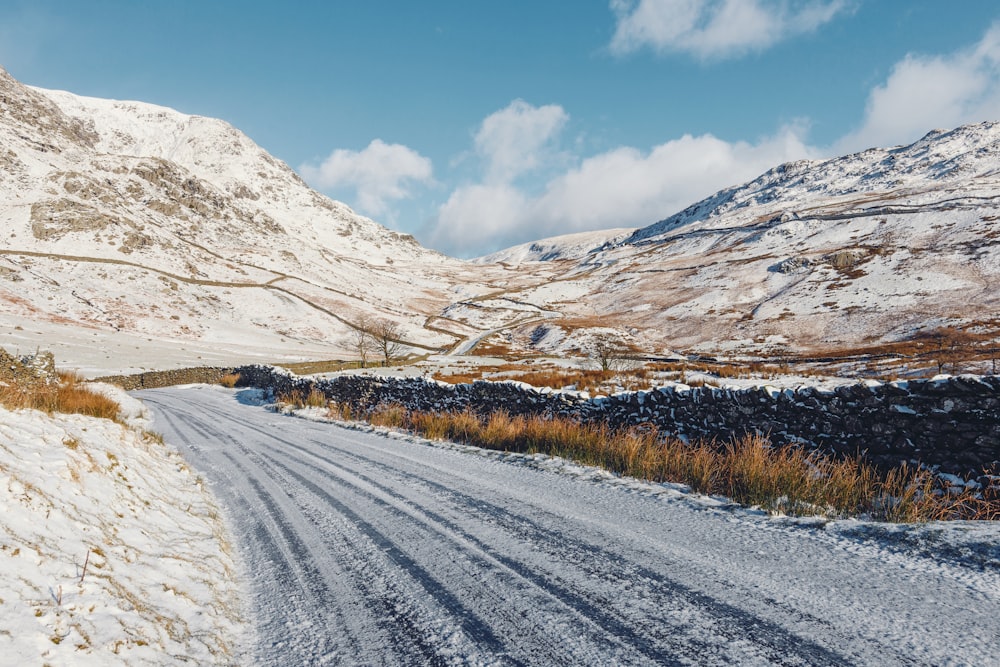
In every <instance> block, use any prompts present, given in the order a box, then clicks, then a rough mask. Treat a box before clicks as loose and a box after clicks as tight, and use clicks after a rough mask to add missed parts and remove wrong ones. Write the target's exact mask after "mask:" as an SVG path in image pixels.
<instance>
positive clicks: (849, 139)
mask: <svg viewBox="0 0 1000 667" xmlns="http://www.w3.org/2000/svg"><path fill="white" fill-rule="evenodd" d="M998 119H1000V24H994V25H993V27H991V28H990V29H989V30H988V31H987V32H986V34H985V35H984V36H983V38H982V40H980V42H979V43H978V44H976V45H974V46H973V47H971V48H968V49H963V50H961V51H958V52H956V53H952V54H948V55H943V56H940V55H939V56H921V55H912V54H911V55H908V56H907V57H906V58H904V59H903V60H901V61H900V62H898V63H896V65H895V67H893V69H892V72H891V74H890V75H889V78H888V79H887V80H886V82H885V83H884V84H882V85H880V86H876V87H875V88H874V89H873V90H872V91H871V93H870V94H869V96H868V103H867V106H866V109H865V114H864V120H863V121H862V123H861V126H860V127H859V128H858V129H857V130H855V131H854V132H851V133H850V134H848V135H847V136H845V137H843V138H842V139H841V140H840V141H838V142H837V143H836V144H835V147H834V151H835V152H838V153H844V152H849V151H854V150H861V149H864V148H870V147H872V146H892V145H895V144H902V143H908V142H911V141H914V140H916V139H918V138H919V137H921V136H922V135H923V134H925V133H926V132H927V131H928V130H932V129H935V128H951V127H955V126H957V125H962V124H963V123H969V122H975V121H981V120H998Z"/></svg>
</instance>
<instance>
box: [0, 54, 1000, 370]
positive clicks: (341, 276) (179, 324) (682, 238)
mask: <svg viewBox="0 0 1000 667" xmlns="http://www.w3.org/2000/svg"><path fill="white" fill-rule="evenodd" d="M0 141H2V143H0V145H2V147H3V148H0V225H2V229H3V234H2V235H0V325H2V327H0V345H3V346H5V347H6V348H7V349H10V350H12V351H19V350H21V351H30V350H34V349H35V348H37V347H42V348H45V349H52V350H53V351H54V352H55V353H56V356H57V357H58V358H60V359H61V360H63V363H66V364H67V365H69V366H73V367H78V368H81V369H82V370H83V371H84V372H86V373H88V374H91V375H99V374H104V373H108V372H115V371H136V370H141V369H146V368H164V367H169V366H190V365H198V364H219V365H223V364H236V363H246V362H252V361H269V362H274V361H277V362H281V361H285V360H303V359H330V358H354V356H355V353H356V350H355V335H354V334H355V327H356V325H358V324H359V323H360V322H362V321H363V319H365V318H371V317H379V318H386V319H389V320H391V321H394V322H396V323H397V324H398V326H399V338H400V339H401V340H402V342H404V343H405V345H404V351H408V352H413V353H424V352H443V351H450V352H451V353H452V354H455V353H466V352H469V351H470V350H473V349H474V348H475V347H476V346H477V345H478V344H479V343H480V342H483V343H486V344H487V345H492V346H493V347H492V349H494V350H501V351H502V350H503V349H504V348H506V349H509V350H510V351H513V352H518V351H523V352H538V351H542V352H552V353H558V354H560V355H577V354H581V353H584V352H585V351H586V348H587V345H588V341H590V340H593V339H594V336H595V335H598V334H599V336H600V337H605V336H607V335H617V337H619V338H620V339H622V340H623V341H625V342H627V344H629V345H632V346H635V347H636V348H638V349H640V350H646V351H648V352H649V353H650V354H661V355H662V354H665V353H666V352H667V351H671V350H675V351H685V352H691V351H694V352H701V353H707V354H729V353H740V352H747V353H753V354H758V353H769V354H779V355H783V354H786V353H806V354H811V353H818V354H828V353H831V352H836V351H838V350H841V351H843V350H848V351H849V350H852V349H857V348H858V347H859V346H862V345H874V344H878V343H880V342H885V341H898V340H907V339H909V338H910V337H912V336H914V335H915V334H917V333H918V332H920V331H925V330H928V329H931V328H934V327H938V326H943V325H958V326H964V327H966V328H972V329H973V330H975V331H977V332H979V333H986V334H994V333H997V332H1000V317H997V316H996V314H997V313H998V312H1000V293H998V292H997V290H996V289H995V286H996V284H997V279H998V278H1000V250H998V248H1000V225H998V221H1000V194H998V193H1000V124H998V123H981V124H977V125H969V126H965V127H960V128H957V129H955V130H952V131H947V132H945V131H934V132H931V133H929V134H928V135H927V136H925V137H924V138H923V139H921V140H920V141H918V142H916V143H914V144H912V145H910V146H902V147H896V148H888V149H871V150H868V151H864V152H862V153H857V154H855V155H849V156H845V157H839V158H834V159H830V160H823V161H800V162H793V163H789V164H785V165H781V166H778V167H776V168H774V169H771V170H770V171H768V172H766V173H764V174H762V175H761V176H760V177H759V178H757V179H755V180H753V181H751V182H749V183H746V184H744V185H739V186H735V187H732V188H729V189H726V190H723V191H721V192H719V193H717V194H715V195H713V196H712V197H709V198H707V199H705V200H703V201H701V202H698V203H695V204H693V205H692V206H690V207H688V208H686V209H684V210H683V211H681V212H679V213H676V214H674V215H672V216H670V217H668V218H666V219H664V220H662V221H661V222H658V223H656V224H653V225H651V226H649V227H646V228H643V229H639V230H626V229H613V228H611V227H613V226H614V223H615V221H614V220H609V221H608V226H609V228H611V229H608V230H607V231H599V232H586V233H583V234H574V235H570V236H566V237H558V238H553V239H545V240H541V241H536V242H534V243H530V244H525V245H522V246H518V247H516V248H511V249H508V250H505V251H500V252H497V253H494V254H493V255H490V256H488V257H485V258H481V259H480V260H477V261H476V262H463V261H460V260H456V259H451V258H447V257H444V256H443V255H441V254H439V253H436V252H434V251H431V250H428V249H426V248H423V247H421V246H420V245H419V244H417V243H416V242H415V241H414V240H413V239H412V238H411V237H409V236H407V235H404V234H399V233H397V232H393V231H390V230H388V229H386V228H384V227H382V226H380V225H378V224H377V223H375V222H373V221H371V220H369V219H367V218H364V217H361V216H358V215H356V214H355V213H353V212H352V211H351V210H350V209H349V208H348V207H347V206H345V205H344V204H341V203H338V202H334V201H332V200H330V199H328V198H326V197H324V196H322V195H320V194H318V193H317V192H315V191H313V190H312V189H310V188H309V187H308V186H307V185H306V184H305V183H304V182H303V181H302V180H301V179H300V178H299V177H298V176H297V175H296V174H295V173H294V172H293V171H292V170H291V169H289V168H288V167H287V165H285V164H283V163H282V162H280V161H278V160H276V159H275V158H273V157H271V156H270V155H268V154H267V153H266V152H265V151H263V150H262V149H261V148H260V147H258V146H257V145H256V144H254V143H253V142H252V141H251V140H250V139H249V138H248V137H246V136H245V135H243V134H241V133H240V132H239V131H237V130H236V129H234V128H232V127H231V126H229V125H228V124H226V123H224V122H222V121H219V120H213V119H209V118H202V117H198V116H189V115H185V114H182V113H179V112H176V111H173V110H171V109H166V108H163V107H158V106H154V105H150V104H144V103H139V102H116V101H110V100H99V99H91V98H84V97H79V96H76V95H72V94H70V93H66V92H56V91H45V90H40V89H36V88H30V87H27V86H24V85H22V84H20V83H18V82H17V81H15V80H14V79H12V78H11V77H10V76H9V75H7V74H6V72H3V71H2V70H0Z"/></svg>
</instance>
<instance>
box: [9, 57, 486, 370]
mask: <svg viewBox="0 0 1000 667" xmlns="http://www.w3.org/2000/svg"><path fill="white" fill-rule="evenodd" d="M0 146H2V149H0V225H2V230H3V234H2V239H3V241H2V242H0V321H2V322H3V323H4V324H6V325H7V328H8V329H9V331H8V334H10V335H11V336H12V338H10V339H9V340H0V344H7V345H9V346H15V347H34V345H33V343H34V342H35V339H34V338H32V336H29V335H28V334H22V335H17V334H14V333H13V332H14V331H28V330H30V331H31V332H32V335H35V336H37V337H41V338H47V339H52V338H57V339H58V338H60V337H61V336H60V332H63V333H64V334H65V335H64V336H63V337H66V338H74V337H75V340H77V341H79V342H78V343H77V344H76V345H75V346H74V347H80V346H82V345H84V342H83V341H84V340H85V339H82V338H80V334H81V331H82V329H89V330H90V331H91V332H92V333H93V334H94V335H95V336H96V337H97V338H99V339H100V340H101V341H102V343H106V342H107V341H108V339H109V337H111V338H113V337H115V336H116V335H117V336H118V337H119V338H120V339H121V341H123V342H122V343H121V345H120V346H119V347H122V348H125V347H128V348H131V347H132V343H137V346H138V347H140V348H143V347H145V343H147V342H153V341H172V342H174V343H179V344H181V346H183V344H184V343H188V344H189V346H190V349H197V350H200V351H203V352H204V353H205V354H206V355H209V354H215V353H217V352H218V351H219V350H220V349H227V350H232V351H233V352H234V353H235V354H236V355H237V356H239V354H240V351H241V350H244V351H245V350H251V349H255V350H258V351H259V352H260V353H261V354H277V353H280V352H281V351H282V350H283V349H284V350H286V351H290V352H291V353H292V356H295V354H296V353H298V354H300V355H301V356H312V357H316V356H337V355H344V354H346V353H347V352H348V351H349V349H350V347H351V336H352V328H351V324H354V323H356V322H357V321H358V320H359V319H360V318H362V317H364V316H380V317H386V318H390V319H393V320H395V321H397V322H399V323H400V326H401V331H402V335H403V338H405V339H406V340H407V341H410V342H413V343H414V344H416V345H418V346H420V345H422V346H426V347H429V348H437V347H446V346H448V345H450V344H453V343H454V342H455V341H456V340H457V339H458V338H459V337H458V336H454V335H447V334H445V333H442V332H441V331H436V330H433V329H427V328H424V326H423V324H424V321H425V319H426V318H427V316H429V315H432V314H435V313H437V312H439V311H440V310H442V309H443V308H444V307H446V306H447V304H448V302H449V301H450V300H451V299H452V298H454V297H455V295H456V293H457V294H458V295H459V296H462V295H463V294H464V293H465V290H469V293H477V292H480V291H483V290H485V289H486V288H485V287H484V286H482V285H480V284H479V283H478V282H477V281H478V276H479V275H480V274H481V273H482V272H481V271H480V270H476V271H471V270H469V268H468V267H467V265H466V264H465V263H463V262H459V261H457V260H452V259H450V258H447V257H444V256H442V255H440V254H438V253H436V252H433V251H431V250H428V249H426V248H423V247H421V246H420V245H419V244H417V243H416V242H415V241H414V240H413V239H412V238H411V237H409V236H408V235H403V234H399V233H396V232H393V231H390V230H388V229H386V228H384V227H382V226H380V225H378V224H376V223H375V222H373V221H371V220H369V219H367V218H364V217H361V216H359V215H357V214H355V213H354V212H353V211H351V210H350V209H349V208H348V207H347V206H345V205H343V204H341V203H339V202H335V201H332V200H330V199H328V198H326V197H324V196H322V195H320V194H318V193H317V192H315V191H313V190H312V189H311V188H309V187H308V186H307V185H306V184H305V183H304V182H303V181H302V180H301V179H300V178H299V177H298V176H297V175H296V174H295V173H294V172H293V171H292V170H291V169H289V168H288V166H287V165H285V164H283V163H282V162H280V161H278V160H276V159H274V158H273V157H271V156H270V155H268V154H267V153H266V152H265V151H263V150H262V149H261V148H260V147H258V146H257V145H255V144H254V143H253V142H252V141H251V140H250V139H249V138H248V137H246V136H245V135H243V134H242V133H240V132H239V131H237V130H235V129H234V128H232V127H230V126H229V125H228V124H226V123H224V122H222V121H219V120H213V119H209V118H202V117H198V116H189V115H185V114H181V113H178V112H176V111H173V110H171V109H166V108H163V107H157V106H153V105H149V104H143V103H138V102H117V101H111V100H100V99H91V98H84V97H79V96H76V95H72V94H70V93H66V92H58V91H45V90H40V89H34V88H30V87H27V86H24V85H22V84H21V83H19V82H17V81H15V80H14V79H13V78H12V77H11V76H10V75H9V74H7V73H6V72H4V71H2V70H0ZM456 286H458V287H456ZM15 327H21V328H20V329H16V328H15ZM36 330H37V331H36ZM122 336H131V337H130V338H128V339H127V340H126V339H125V338H122ZM151 339H152V340H151ZM46 342H47V341H46ZM297 347H298V348H301V349H296V348H297ZM64 352H65V354H63V355H60V357H61V358H65V356H66V355H67V354H68V355H69V356H70V357H72V356H74V354H75V353H74V352H73V350H64ZM133 365H134V364H133Z"/></svg>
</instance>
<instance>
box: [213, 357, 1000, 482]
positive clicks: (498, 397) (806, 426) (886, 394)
mask: <svg viewBox="0 0 1000 667" xmlns="http://www.w3.org/2000/svg"><path fill="white" fill-rule="evenodd" d="M233 371H234V372H237V373H239V374H240V377H241V384H243V385H245V386H254V387H260V388H265V389H269V390H271V391H273V392H274V393H275V394H281V393H287V392H291V391H302V392H309V391H310V390H312V389H313V388H315V389H317V390H319V391H321V392H322V393H323V394H324V395H326V396H327V397H328V398H329V399H331V400H334V401H337V402H340V403H347V404H350V405H351V406H352V407H353V408H355V409H360V410H365V409H370V408H373V407H376V406H378V405H385V404H391V403H398V404H401V405H403V406H406V407H407V408H409V409H413V410H465V409H471V410H473V411H476V412H480V413H486V412H489V411H491V410H494V409H497V408H502V409H504V410H507V411H508V412H510V413H512V414H526V415H527V414H543V415H562V416H567V417H572V418H575V419H579V420H581V421H589V422H594V421H606V422H608V423H610V424H612V425H615V426H619V425H629V424H643V423H648V424H654V425H656V426H657V427H658V428H659V429H660V430H661V431H663V432H667V433H673V434H676V435H678V436H681V437H685V438H690V439H696V438H708V439H712V438H714V439H717V440H719V441H725V440H728V439H730V438H733V437H738V436H741V435H743V434H746V433H761V434H765V435H767V436H769V437H770V438H771V440H772V441H773V442H775V443H776V444H785V443H790V442H799V443H803V444H804V445H806V446H811V447H817V448H819V449H821V450H823V451H825V452H828V453H835V454H856V453H861V454H863V455H865V456H866V457H867V458H868V459H869V460H871V461H872V462H873V463H876V464H879V465H887V466H889V465H896V464H898V463H900V462H902V461H919V462H921V463H924V464H927V465H933V466H939V467H940V469H941V470H942V471H943V472H949V473H955V474H960V475H963V476H969V475H977V474H979V473H980V472H982V470H983V469H984V468H990V467H996V468H997V470H998V471H1000V377H997V376H971V375H963V376H957V377H950V378H941V379H934V380H912V381H909V382H893V383H876V382H867V383H861V384H856V385H851V386H844V387H839V388H838V389H836V390H835V391H821V390H818V389H816V388H812V387H802V388H799V389H794V390H792V389H786V390H783V391H779V390H776V389H774V388H771V387H754V388H749V389H739V390H735V389H718V388H713V387H695V388H691V387H686V386H684V385H677V386H673V387H663V388H659V389H655V390H652V391H641V392H629V393H622V394H617V395H613V396H607V397H595V398H589V397H587V396H586V395H581V394H578V393H576V392H563V391H553V390H549V389H538V388H535V387H531V386H530V385H525V384H522V383H516V382H483V381H479V382H475V383H472V384H461V385H449V384H444V383H439V382H435V381H433V380H425V379H422V378H408V379H399V378H384V377H368V376H341V377H337V378H335V379H328V380H312V379H309V378H302V377H297V376H295V375H292V374H289V373H287V372H286V371H283V370H280V369H274V368H271V367H264V366H246V367H242V368H237V369H233Z"/></svg>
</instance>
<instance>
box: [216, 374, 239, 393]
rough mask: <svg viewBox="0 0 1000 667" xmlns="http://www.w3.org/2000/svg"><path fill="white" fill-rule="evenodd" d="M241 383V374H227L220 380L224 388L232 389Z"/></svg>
mask: <svg viewBox="0 0 1000 667" xmlns="http://www.w3.org/2000/svg"><path fill="white" fill-rule="evenodd" d="M239 381H240V374H239V373H226V374H225V375H223V376H222V377H221V378H219V384H221V385H222V386H223V387H228V388H230V389H232V388H233V387H235V386H236V385H237V384H239Z"/></svg>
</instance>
